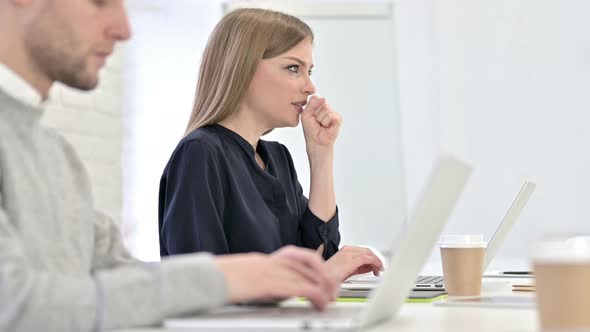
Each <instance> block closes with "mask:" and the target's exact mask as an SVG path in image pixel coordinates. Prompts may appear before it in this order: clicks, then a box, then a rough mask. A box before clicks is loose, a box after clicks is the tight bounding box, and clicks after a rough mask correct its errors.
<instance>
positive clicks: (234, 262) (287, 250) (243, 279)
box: [216, 246, 340, 310]
mask: <svg viewBox="0 0 590 332" xmlns="http://www.w3.org/2000/svg"><path fill="white" fill-rule="evenodd" d="M216 261H217V264H218V266H219V268H220V270H221V272H222V273H223V274H224V276H225V281H226V284H227V288H228V292H229V301H230V302H232V303H240V302H249V301H256V300H280V299H286V298H289V297H293V296H302V297H306V298H308V299H309V300H310V301H311V302H312V304H313V305H314V307H315V308H317V309H319V310H324V309H325V308H326V306H327V305H328V303H329V302H330V301H332V300H334V299H335V298H336V294H337V292H338V289H339V287H340V284H339V283H338V282H337V281H335V280H334V279H333V278H331V276H330V274H329V271H328V269H327V267H326V266H325V265H324V262H323V259H322V258H321V257H319V256H318V255H317V254H316V253H315V251H313V250H309V249H303V248H297V247H295V246H287V247H284V248H282V249H280V250H278V251H276V252H275V253H273V254H271V255H264V254H235V255H226V256H218V257H217V258H216Z"/></svg>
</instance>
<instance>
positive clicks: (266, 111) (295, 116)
mask: <svg viewBox="0 0 590 332" xmlns="http://www.w3.org/2000/svg"><path fill="white" fill-rule="evenodd" d="M311 51H312V45H311V41H310V40H309V39H304V40H303V41H301V42H300V43H299V44H297V45H296V46H295V47H293V48H292V49H290V50H288V51H287V52H285V53H283V54H281V55H278V56H276V57H274V58H270V59H265V60H262V61H261V62H260V64H259V65H258V68H256V72H255V73H254V78H253V79H252V82H251V83H250V86H249V88H248V91H247V92H246V97H245V98H244V102H243V103H242V108H243V110H244V111H247V112H250V113H251V114H253V115H254V116H255V117H256V118H257V121H259V123H261V124H262V125H264V126H266V127H267V128H265V129H273V128H279V127H295V126H297V125H298V124H299V116H300V113H301V111H302V110H303V106H305V104H306V103H307V98H308V97H309V96H310V95H312V94H314V93H315V91H316V89H315V86H314V85H313V83H312V82H311V78H310V75H311V69H312V67H313V59H312V52H311Z"/></svg>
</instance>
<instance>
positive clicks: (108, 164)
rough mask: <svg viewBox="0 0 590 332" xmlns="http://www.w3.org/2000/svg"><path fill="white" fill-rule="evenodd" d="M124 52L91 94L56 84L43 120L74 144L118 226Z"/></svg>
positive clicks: (100, 204) (98, 201)
mask: <svg viewBox="0 0 590 332" xmlns="http://www.w3.org/2000/svg"><path fill="white" fill-rule="evenodd" d="M122 53H123V51H122V49H119V50H117V51H116V52H115V53H114V54H113V56H112V57H111V58H110V59H109V61H108V62H107V65H106V66H105V68H104V69H103V70H102V72H101V76H100V83H99V86H98V87H97V89H95V90H93V91H91V92H82V91H79V90H74V89H71V88H68V87H65V86H64V85H61V84H56V85H55V86H54V88H53V89H52V91H51V99H50V102H49V105H48V108H47V111H46V114H45V116H44V119H43V121H44V123H45V124H46V125H48V126H51V127H54V128H56V129H57V130H59V131H60V132H61V133H62V134H63V135H64V136H65V137H66V138H67V139H68V140H69V141H70V142H71V143H72V144H73V145H74V148H75V149H76V150H77V152H78V154H79V155H80V157H81V158H82V160H83V161H84V163H85V164H86V169H87V170H88V173H89V174H90V180H91V182H92V187H93V193H94V199H95V202H96V205H97V207H98V208H100V209H102V210H104V211H105V212H106V213H108V214H109V215H110V216H112V217H113V218H114V219H115V220H116V221H117V222H118V223H120V221H121V210H122V202H123V194H122V192H123V190H122V183H123V179H122V162H121V155H122V147H123V132H122V130H123V112H122V110H123V76H122V72H123V70H122V59H123V54H122Z"/></svg>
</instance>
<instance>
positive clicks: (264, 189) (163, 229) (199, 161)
mask: <svg viewBox="0 0 590 332" xmlns="http://www.w3.org/2000/svg"><path fill="white" fill-rule="evenodd" d="M256 152H258V154H259V155H260V156H261V158H262V160H263V161H264V163H265V165H266V169H262V168H261V167H260V165H259V164H258V163H257V162H256V159H255V152H254V148H253V147H252V145H250V143H248V142H247V141H246V140H245V139H244V138H242V137H241V136H240V135H238V134H237V133H235V132H233V131H231V130H229V129H227V128H225V127H223V126H221V125H211V126H207V127H204V128H199V129H196V130H194V131H193V132H191V133H190V134H189V135H187V136H186V137H185V138H183V139H182V140H181V141H180V143H179V144H178V146H177V147H176V149H175V150H174V152H173V153H172V156H171V158H170V160H169V162H168V165H166V168H165V169H164V174H163V175H162V178H161V180H160V195H159V211H158V218H159V228H160V229H159V230H160V232H159V233H160V255H161V256H168V255H175V254H184V253H191V252H197V251H207V252H211V253H214V254H228V253H243V252H262V253H271V252H273V251H275V250H277V249H279V248H280V247H282V246H285V245H288V244H293V245H297V246H301V247H306V248H311V249H316V248H318V247H319V246H320V245H321V244H322V243H323V244H324V248H325V249H324V258H326V259H327V258H329V257H330V256H332V255H333V254H334V253H336V251H338V244H339V243H340V233H339V231H338V212H336V213H335V215H334V216H333V217H332V219H331V220H329V221H328V222H324V221H322V220H320V219H319V218H318V217H317V216H315V215H314V214H313V212H311V211H310V210H309V208H308V206H307V201H308V200H307V198H306V197H305V196H304V195H303V191H302V189H301V185H300V184H299V181H298V180H297V174H296V172H295V168H294V166H293V160H292V159H291V155H290V154H289V151H288V150H287V148H286V147H285V146H284V145H282V144H280V143H277V142H269V141H263V140H259V142H258V145H257V148H256Z"/></svg>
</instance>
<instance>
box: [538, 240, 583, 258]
mask: <svg viewBox="0 0 590 332" xmlns="http://www.w3.org/2000/svg"><path fill="white" fill-rule="evenodd" d="M531 256H532V259H533V261H535V262H543V263H590V236H575V237H570V238H567V239H552V240H544V241H542V242H540V243H539V244H537V245H536V246H535V248H534V249H533V253H532V255H531Z"/></svg>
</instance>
